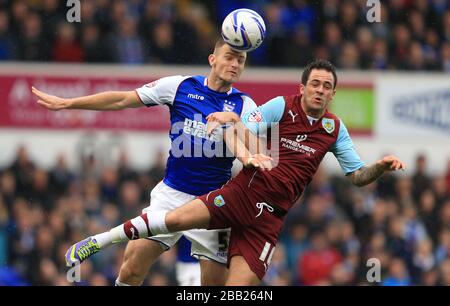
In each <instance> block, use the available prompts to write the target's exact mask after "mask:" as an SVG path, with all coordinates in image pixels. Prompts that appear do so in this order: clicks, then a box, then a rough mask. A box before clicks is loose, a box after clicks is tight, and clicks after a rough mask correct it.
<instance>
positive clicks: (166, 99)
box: [136, 75, 189, 106]
mask: <svg viewBox="0 0 450 306" xmlns="http://www.w3.org/2000/svg"><path fill="white" fill-rule="evenodd" d="M188 77H189V76H181V75H177V76H170V77H165V78H161V79H159V80H156V81H153V82H151V83H148V84H145V85H144V86H142V87H139V88H137V89H136V93H137V95H138V96H139V98H140V99H141V101H142V103H144V104H145V105H147V106H153V105H172V104H173V100H174V99H175V95H176V93H177V90H178V86H180V84H181V82H183V81H184V80H185V79H187V78H188Z"/></svg>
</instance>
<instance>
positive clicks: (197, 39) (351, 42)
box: [0, 0, 450, 72]
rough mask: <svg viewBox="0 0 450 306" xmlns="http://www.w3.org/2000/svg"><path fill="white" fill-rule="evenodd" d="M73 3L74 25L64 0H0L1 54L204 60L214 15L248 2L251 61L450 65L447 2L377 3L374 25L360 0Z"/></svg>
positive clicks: (216, 24) (449, 68)
mask: <svg viewBox="0 0 450 306" xmlns="http://www.w3.org/2000/svg"><path fill="white" fill-rule="evenodd" d="M81 2H82V3H81V5H80V8H81V15H80V17H81V22H80V23H77V22H74V23H69V22H67V20H66V15H67V13H68V12H69V9H70V7H67V6H66V1H58V0H0V60H19V61H55V62H89V63H95V62H97V63H104V62H108V63H114V62H115V63H124V64H141V63H161V64H206V62H205V58H207V55H208V54H209V52H210V49H211V47H210V46H212V45H213V42H214V41H215V39H216V38H217V36H218V35H219V30H220V24H221V22H222V20H223V18H224V17H225V16H226V15H227V13H229V12H230V11H232V10H233V9H236V8H242V7H247V8H250V9H254V10H256V11H258V12H260V13H261V15H263V16H264V18H265V20H266V25H267V28H268V31H267V38H266V41H265V43H264V44H263V45H262V46H261V47H260V48H258V49H257V50H256V51H254V52H252V54H251V56H250V57H249V61H250V62H251V64H253V65H260V66H289V67H291V66H295V67H303V66H304V65H305V63H306V62H307V61H308V60H309V59H311V58H313V57H318V58H324V59H328V60H331V61H332V62H334V63H336V64H337V66H338V68H344V69H380V70H383V69H390V70H391V69H394V70H436V71H446V72H450V3H449V1H447V0H386V1H380V2H381V9H380V22H373V23H369V22H368V21H367V18H366V16H367V11H368V10H369V9H370V7H369V6H367V3H368V1H366V0H353V1H348V0H347V1H338V0H327V1H311V0H310V1H307V0H273V1H269V0H262V1H261V0H258V1H256V0H245V1H241V0H240V1H237V0H217V1H194V0H128V1H124V0H83V1H81ZM71 15H73V13H71Z"/></svg>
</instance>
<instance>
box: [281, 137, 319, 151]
mask: <svg viewBox="0 0 450 306" xmlns="http://www.w3.org/2000/svg"><path fill="white" fill-rule="evenodd" d="M299 136H306V135H298V136H297V138H298V137H299ZM305 139H306V138H305ZM280 142H281V146H283V147H285V148H287V149H290V150H293V151H297V152H300V153H303V154H306V155H308V156H311V154H315V153H316V149H313V148H311V147H310V146H307V145H304V144H300V143H299V142H298V141H294V140H290V139H287V138H284V137H281V139H280Z"/></svg>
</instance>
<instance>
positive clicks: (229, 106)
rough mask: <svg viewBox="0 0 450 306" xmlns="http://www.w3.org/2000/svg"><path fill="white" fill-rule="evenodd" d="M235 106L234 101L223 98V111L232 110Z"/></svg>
mask: <svg viewBox="0 0 450 306" xmlns="http://www.w3.org/2000/svg"><path fill="white" fill-rule="evenodd" d="M235 106H236V103H233V102H231V101H228V100H225V102H224V103H223V111H224V112H232V111H233V110H234V107H235Z"/></svg>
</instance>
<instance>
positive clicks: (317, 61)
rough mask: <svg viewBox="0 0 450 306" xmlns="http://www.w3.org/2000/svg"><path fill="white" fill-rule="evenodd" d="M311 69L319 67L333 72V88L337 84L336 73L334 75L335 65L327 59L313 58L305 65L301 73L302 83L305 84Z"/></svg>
mask: <svg viewBox="0 0 450 306" xmlns="http://www.w3.org/2000/svg"><path fill="white" fill-rule="evenodd" d="M313 69H319V70H326V71H328V72H331V73H332V74H333V78H334V84H333V85H334V86H333V88H336V84H337V75H336V67H334V65H333V64H332V63H330V62H329V61H327V60H323V59H315V60H313V61H312V62H310V63H309V64H308V65H306V67H305V70H304V71H303V74H302V84H303V85H306V83H307V82H308V79H309V75H310V74H311V71H312V70H313Z"/></svg>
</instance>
